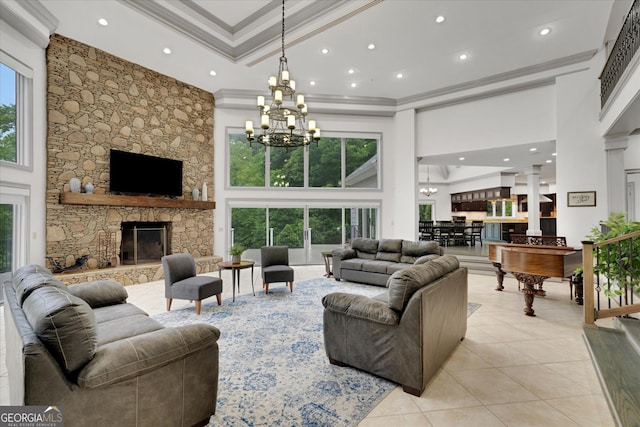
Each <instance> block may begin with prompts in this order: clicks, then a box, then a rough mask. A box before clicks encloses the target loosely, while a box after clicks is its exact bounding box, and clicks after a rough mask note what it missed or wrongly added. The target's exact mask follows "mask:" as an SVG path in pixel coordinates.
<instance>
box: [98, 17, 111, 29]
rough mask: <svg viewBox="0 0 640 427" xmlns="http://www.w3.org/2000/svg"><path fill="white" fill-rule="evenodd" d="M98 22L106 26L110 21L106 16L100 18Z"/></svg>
mask: <svg viewBox="0 0 640 427" xmlns="http://www.w3.org/2000/svg"><path fill="white" fill-rule="evenodd" d="M98 24H100V25H103V26H105V27H106V26H107V25H109V21H107V20H106V19H104V18H100V19H98Z"/></svg>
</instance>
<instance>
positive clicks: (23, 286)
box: [13, 265, 67, 306]
mask: <svg viewBox="0 0 640 427" xmlns="http://www.w3.org/2000/svg"><path fill="white" fill-rule="evenodd" d="M31 267H33V268H31ZM18 272H19V273H18V274H17V275H16V276H14V277H13V287H14V289H15V290H16V298H17V299H18V304H20V306H22V305H23V304H24V302H25V300H26V299H27V298H28V297H29V295H31V293H32V292H33V291H35V290H36V289H39V288H41V287H43V286H54V287H56V288H59V289H60V290H62V291H65V292H66V291H67V286H66V285H65V284H64V283H62V282H61V281H60V280H58V279H56V278H55V277H53V274H51V272H50V271H49V270H47V269H46V268H44V267H41V266H39V265H28V266H26V267H23V268H21V269H19V270H18Z"/></svg>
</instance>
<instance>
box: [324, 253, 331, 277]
mask: <svg viewBox="0 0 640 427" xmlns="http://www.w3.org/2000/svg"><path fill="white" fill-rule="evenodd" d="M322 259H323V260H324V271H326V273H325V275H324V277H331V276H333V273H332V272H331V262H332V259H333V254H332V253H331V252H322Z"/></svg>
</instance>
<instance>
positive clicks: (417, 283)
mask: <svg viewBox="0 0 640 427" xmlns="http://www.w3.org/2000/svg"><path fill="white" fill-rule="evenodd" d="M459 266H460V263H459V261H458V258H456V257H455V256H453V255H443V256H441V257H438V258H437V259H435V260H433V261H431V262H427V263H424V264H418V265H414V266H411V267H409V268H405V269H404V270H401V271H396V272H395V273H393V274H392V275H391V277H389V280H388V281H387V287H388V288H389V307H391V308H392V309H394V310H396V311H398V312H400V313H401V312H402V311H403V310H404V308H405V306H406V305H407V302H408V301H409V299H410V298H411V297H412V296H413V294H414V293H415V292H416V291H417V290H418V289H420V288H422V287H423V286H427V285H429V284H430V283H432V282H433V281H434V280H436V279H438V278H439V277H442V276H444V275H445V274H447V273H449V272H451V271H453V270H455V269H457V268H458V267H459Z"/></svg>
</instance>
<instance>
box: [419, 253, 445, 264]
mask: <svg viewBox="0 0 640 427" xmlns="http://www.w3.org/2000/svg"><path fill="white" fill-rule="evenodd" d="M437 258H440V255H436V254H430V255H422V256H421V257H420V258H418V259H416V260H415V261H414V262H413V264H414V265H418V264H424V263H425V262H429V261H433V260H434V259H437Z"/></svg>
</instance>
